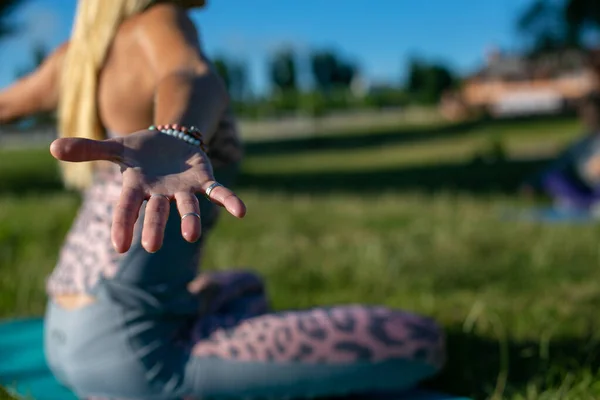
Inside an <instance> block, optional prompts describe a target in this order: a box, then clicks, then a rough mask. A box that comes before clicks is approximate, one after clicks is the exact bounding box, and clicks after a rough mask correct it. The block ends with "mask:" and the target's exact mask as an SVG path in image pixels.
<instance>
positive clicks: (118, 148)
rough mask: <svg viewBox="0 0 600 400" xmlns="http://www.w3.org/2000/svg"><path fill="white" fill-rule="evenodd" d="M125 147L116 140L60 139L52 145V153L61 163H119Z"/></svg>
mask: <svg viewBox="0 0 600 400" xmlns="http://www.w3.org/2000/svg"><path fill="white" fill-rule="evenodd" d="M123 150H124V146H123V145H122V144H121V143H119V142H118V141H116V140H115V139H107V140H92V139H84V138H60V139H56V140H55V141H54V142H52V144H51V145H50V153H51V154H52V156H53V157H54V158H56V159H57V160H61V161H70V162H84V161H98V160H106V161H117V160H120V159H121V158H122V156H123Z"/></svg>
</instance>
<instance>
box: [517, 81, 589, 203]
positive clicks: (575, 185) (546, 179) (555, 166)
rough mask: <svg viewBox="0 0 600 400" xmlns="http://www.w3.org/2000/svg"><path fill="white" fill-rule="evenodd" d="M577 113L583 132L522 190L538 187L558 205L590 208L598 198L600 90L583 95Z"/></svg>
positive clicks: (530, 191) (526, 191)
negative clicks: (599, 91)
mask: <svg viewBox="0 0 600 400" xmlns="http://www.w3.org/2000/svg"><path fill="white" fill-rule="evenodd" d="M579 113H580V120H581V122H582V125H583V126H584V129H585V135H584V136H583V137H581V138H579V139H578V140H576V141H575V142H574V143H572V144H571V145H569V147H568V148H567V149H566V150H565V151H563V152H562V153H561V154H560V155H559V157H557V159H556V160H555V161H553V162H552V163H551V164H550V165H549V166H547V167H546V168H544V170H543V171H541V172H539V173H537V174H536V175H535V176H534V177H533V178H532V179H530V180H529V181H528V182H526V183H525V185H523V188H522V190H523V192H524V193H526V194H530V195H531V194H533V193H534V192H535V191H536V190H539V191H541V192H542V193H543V194H545V195H548V196H550V197H551V198H552V200H553V201H554V203H555V204H556V205H557V206H559V207H561V208H567V209H573V210H579V211H592V210H594V208H595V207H596V206H597V204H598V202H599V201H600V93H596V92H592V93H590V94H588V95H587V96H585V97H584V98H583V99H582V101H581V104H580V107H579Z"/></svg>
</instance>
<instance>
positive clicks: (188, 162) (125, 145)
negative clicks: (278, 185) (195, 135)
mask: <svg viewBox="0 0 600 400" xmlns="http://www.w3.org/2000/svg"><path fill="white" fill-rule="evenodd" d="M50 152H51V153H52V155H53V156H54V157H55V158H57V159H58V160H61V161H68V162H85V161H98V160H106V161H111V162H113V163H116V164H118V165H119V166H120V167H121V172H122V174H123V187H122V190H121V197H120V199H119V201H118V203H117V205H116V207H115V212H114V215H113V225H112V241H113V245H114V247H115V249H116V250H117V251H118V252H120V253H124V252H126V251H127V250H129V248H130V246H131V242H132V240H133V228H134V225H135V222H136V220H137V219H138V215H139V212H140V208H141V207H142V204H143V202H144V200H148V204H147V205H146V212H145V217H144V229H143V232H142V245H143V246H144V248H145V249H146V250H147V251H149V252H155V251H157V250H159V249H160V247H161V246H162V242H163V238H164V230H165V227H166V224H167V219H168V216H169V201H170V200H175V201H176V202H177V209H178V210H179V213H180V215H181V216H182V217H183V216H189V217H187V218H182V220H181V233H182V235H183V237H184V238H185V239H186V240H187V241H189V242H194V241H196V240H198V238H199V237H200V234H201V232H200V230H201V229H200V219H199V218H197V217H196V216H197V215H199V214H200V206H199V203H198V199H197V198H196V196H195V194H196V193H205V191H206V189H207V188H209V187H210V186H211V185H212V184H213V183H215V179H214V176H213V171H212V167H211V164H210V161H209V160H208V157H207V156H206V154H205V153H204V152H202V150H201V149H200V148H198V147H196V146H192V145H190V144H188V143H186V142H184V141H182V140H179V139H176V138H174V137H171V136H167V135H164V134H162V133H160V132H158V131H148V130H145V131H140V132H137V133H134V134H131V135H128V136H123V137H119V138H113V139H107V140H102V141H98V140H90V139H82V138H61V139H57V140H55V141H54V142H53V143H52V144H51V146H50ZM210 200H211V201H212V202H214V203H216V204H218V205H220V206H222V207H224V208H225V209H227V211H228V212H229V213H230V214H231V215H233V216H235V217H238V218H242V217H244V215H245V214H246V206H245V205H244V203H243V202H242V200H241V199H240V198H238V197H237V196H236V195H235V194H234V193H233V192H232V191H231V190H229V189H227V188H225V187H223V186H217V187H215V188H214V190H212V191H211V192H210Z"/></svg>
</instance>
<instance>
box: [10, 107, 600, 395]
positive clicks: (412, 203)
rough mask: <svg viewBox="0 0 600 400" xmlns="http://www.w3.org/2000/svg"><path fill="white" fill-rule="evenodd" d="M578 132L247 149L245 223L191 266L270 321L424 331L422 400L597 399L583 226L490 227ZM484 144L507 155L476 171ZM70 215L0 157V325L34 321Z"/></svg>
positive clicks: (18, 163) (38, 182) (70, 203)
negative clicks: (438, 330) (258, 295)
mask: <svg viewBox="0 0 600 400" xmlns="http://www.w3.org/2000/svg"><path fill="white" fill-rule="evenodd" d="M577 132H578V126H577V124H576V123H575V122H574V121H571V120H568V119H557V120H551V121H542V122H540V121H525V122H503V123H493V124H491V123H487V124H480V123H469V124H463V125H458V126H437V127H429V128H425V127H421V128H415V129H396V130H390V131H381V132H373V133H371V134H364V135H360V134H356V133H353V134H352V135H348V136H344V135H340V134H336V135H332V136H327V137H324V136H315V137H312V138H305V139H301V140H300V139H298V140H288V141H280V142H277V141H270V142H264V141H261V142H252V143H249V145H248V154H247V159H246V161H245V164H244V173H243V176H242V178H241V180H240V183H239V185H238V188H237V190H238V192H239V193H240V194H241V195H242V197H243V198H244V200H245V201H246V202H247V204H248V209H249V212H248V215H247V217H246V219H245V220H243V221H237V220H234V219H233V218H230V217H225V218H223V219H222V221H221V224H220V225H219V226H218V228H217V229H216V230H215V232H214V233H213V234H212V236H211V237H210V239H209V248H208V254H207V258H206V260H205V261H206V267H207V268H210V269H222V268H236V267H247V266H250V267H252V268H254V269H256V270H258V271H259V272H260V273H261V274H262V275H263V276H264V277H265V279H266V281H267V283H268V286H269V288H270V294H271V296H272V298H273V304H274V306H275V307H276V308H278V309H285V308H298V307H309V306H314V305H321V304H335V303H346V302H364V303H381V304H386V305H388V306H393V307H399V308H404V309H408V310H411V311H416V312H419V313H423V314H426V315H430V316H432V317H434V318H436V319H437V320H438V321H439V322H440V323H441V324H442V325H443V326H444V327H445V329H446V332H447V340H448V364H447V367H446V369H445V370H444V371H443V373H442V374H440V375H439V376H438V377H437V378H436V379H434V380H432V381H431V382H428V383H427V386H428V387H431V388H436V389H442V390H445V391H447V392H451V393H453V394H459V395H469V396H473V397H474V398H477V399H484V398H496V399H500V398H506V399H515V400H516V399H540V400H541V399H543V400H546V399H591V398H600V384H599V383H598V381H600V371H599V367H600V324H599V319H598V318H597V310H598V309H599V307H600V285H598V282H599V278H600V270H599V269H598V264H599V260H600V246H598V243H597V238H598V237H599V235H600V227H598V226H595V225H579V226H568V225H541V224H535V223H525V222H508V221H504V220H502V219H500V218H499V213H500V210H502V209H503V208H504V207H509V206H513V205H515V204H521V203H522V202H521V201H520V200H518V199H516V197H515V196H514V192H515V188H516V187H517V184H518V182H519V180H520V179H521V178H522V177H524V176H526V175H527V174H528V173H529V172H531V171H533V170H535V168H538V167H539V166H540V165H541V163H542V162H543V160H541V161H540V160H529V159H524V158H523V157H518V158H517V157H516V156H517V155H519V156H520V155H522V154H526V153H527V154H529V153H532V152H533V153H535V152H536V151H537V150H539V149H543V150H544V151H553V150H554V149H557V148H558V147H560V146H561V145H563V144H564V143H566V141H567V140H569V139H570V138H572V137H573V136H574V135H575V134H577ZM494 141H500V142H501V143H502V146H503V148H504V150H505V153H506V154H507V155H508V157H506V158H502V157H501V158H499V159H495V160H492V161H486V157H484V156H485V154H486V153H489V152H490V151H488V149H490V148H492V147H493V143H494ZM540 151H541V150H540ZM477 154H479V155H480V157H475V155H477ZM511 155H514V156H515V157H514V158H513V157H511ZM77 205H78V199H77V197H76V196H74V195H73V194H70V193H66V192H64V191H62V190H61V189H60V183H59V179H58V175H57V174H56V166H55V163H54V162H53V160H52V159H51V158H50V157H49V156H48V154H47V153H46V151H45V150H27V151H16V150H15V151H3V152H0V221H1V223H0V317H4V318H6V317H14V316H26V315H41V313H42V312H43V309H44V292H43V285H44V280H45V277H46V276H47V274H48V273H49V271H50V270H51V269H52V267H53V264H54V262H55V260H56V257H57V253H58V250H59V247H60V244H61V240H62V238H63V236H64V234H65V232H66V230H67V229H68V227H69V224H70V222H71V220H72V218H73V216H74V214H75V212H76V208H77ZM0 397H1V396H0Z"/></svg>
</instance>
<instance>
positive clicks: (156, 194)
mask: <svg viewBox="0 0 600 400" xmlns="http://www.w3.org/2000/svg"><path fill="white" fill-rule="evenodd" d="M155 196H158V197H164V198H165V199H167V201H168V202H171V199H170V198H169V196H167V195H166V194H160V193H154V194H151V195H150V198H153V197H155Z"/></svg>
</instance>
